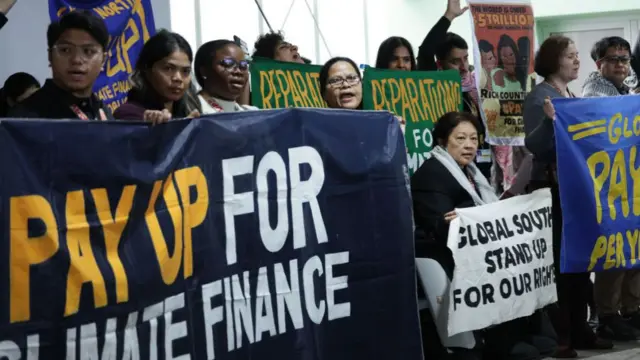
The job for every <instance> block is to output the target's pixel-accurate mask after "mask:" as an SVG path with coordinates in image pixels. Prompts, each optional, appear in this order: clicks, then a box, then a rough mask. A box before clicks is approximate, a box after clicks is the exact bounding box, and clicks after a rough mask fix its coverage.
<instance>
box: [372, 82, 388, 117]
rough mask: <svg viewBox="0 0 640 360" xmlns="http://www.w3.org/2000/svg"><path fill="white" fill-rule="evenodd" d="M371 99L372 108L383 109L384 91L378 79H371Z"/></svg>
mask: <svg viewBox="0 0 640 360" xmlns="http://www.w3.org/2000/svg"><path fill="white" fill-rule="evenodd" d="M371 92H372V94H371V99H373V110H384V109H385V91H384V87H383V86H382V84H381V83H380V81H379V80H372V81H371Z"/></svg>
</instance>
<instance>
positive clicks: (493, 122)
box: [468, 0, 536, 146]
mask: <svg viewBox="0 0 640 360" xmlns="http://www.w3.org/2000/svg"><path fill="white" fill-rule="evenodd" d="M468 3H469V5H470V10H471V15H472V32H473V41H474V43H475V44H474V45H475V46H473V47H474V52H475V54H474V56H475V60H476V61H475V63H476V64H480V66H478V67H477V70H476V71H475V74H476V83H477V84H478V85H477V86H478V91H479V93H480V101H481V104H482V105H481V107H482V110H483V112H482V116H483V120H484V122H485V124H486V127H487V141H488V142H489V143H490V144H492V145H510V146H522V145H524V122H523V118H522V108H523V104H524V99H525V97H526V95H527V93H529V91H531V88H532V87H533V86H534V85H535V83H536V74H535V73H534V71H533V68H534V49H535V45H536V42H535V30H534V23H535V19H534V17H533V8H532V6H531V2H530V1H529V0H508V1H496V0H484V1H482V0H469V1H468Z"/></svg>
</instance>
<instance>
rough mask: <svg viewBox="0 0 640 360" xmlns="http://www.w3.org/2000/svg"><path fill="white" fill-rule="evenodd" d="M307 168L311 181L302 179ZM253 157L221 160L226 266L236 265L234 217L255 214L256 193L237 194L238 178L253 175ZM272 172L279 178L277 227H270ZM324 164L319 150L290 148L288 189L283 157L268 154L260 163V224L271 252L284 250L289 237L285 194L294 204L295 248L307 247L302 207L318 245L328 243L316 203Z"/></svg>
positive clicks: (261, 232)
mask: <svg viewBox="0 0 640 360" xmlns="http://www.w3.org/2000/svg"><path fill="white" fill-rule="evenodd" d="M302 165H308V166H309V168H310V175H309V178H308V179H306V180H303V179H302V174H301V173H300V167H301V166H302ZM253 167H254V156H253V155H248V156H243V157H239V158H233V159H225V160H223V161H222V176H223V181H222V191H223V196H224V222H225V231H226V254H227V264H228V265H232V264H235V263H236V262H237V260H238V259H237V257H238V256H237V249H236V246H237V243H236V228H235V217H236V216H242V215H247V214H251V213H253V212H254V211H255V207H254V192H253V191H249V192H241V193H236V192H235V191H236V189H235V178H236V177H239V176H242V175H250V174H253ZM269 172H273V173H274V174H275V175H276V179H277V180H276V185H277V186H276V190H277V192H278V194H277V195H278V196H277V199H278V201H277V206H278V219H277V220H276V221H275V223H276V224H277V225H276V228H275V229H274V228H272V227H271V219H269V205H268V202H267V201H268V199H269V198H270V194H269V192H268V187H267V175H268V173H269ZM324 176H325V174H324V165H323V163H322V158H321V157H320V154H319V153H318V151H317V150H316V149H314V148H312V147H310V146H301V147H296V148H291V149H289V181H290V184H289V186H288V187H287V173H286V165H285V162H284V160H283V159H282V156H280V154H278V153H276V152H269V153H267V154H266V155H265V156H264V157H263V158H262V159H261V160H260V162H259V164H258V170H257V174H256V188H257V194H255V197H256V198H257V202H258V218H259V221H260V235H261V239H262V243H263V244H264V246H265V248H266V249H267V250H269V251H271V252H276V251H279V250H281V249H282V248H283V247H284V243H285V241H286V238H287V236H288V235H289V228H290V226H289V224H288V221H289V220H288V216H289V215H288V213H287V204H286V199H287V197H286V196H280V195H281V194H282V193H285V194H286V193H287V192H288V191H289V189H290V193H289V196H288V198H289V202H290V203H291V222H292V226H291V228H292V229H293V248H294V249H300V248H303V247H305V246H306V243H307V241H306V237H307V233H306V229H305V223H306V221H305V219H304V211H303V206H304V205H305V204H308V205H309V208H310V210H311V218H312V219H313V224H314V230H315V234H316V238H317V241H318V243H326V242H327V241H328V237H327V230H326V228H325V226H324V220H323V219H322V212H321V211H320V205H319V203H318V200H317V198H316V197H317V196H318V194H319V193H320V190H321V189H322V186H323V184H324Z"/></svg>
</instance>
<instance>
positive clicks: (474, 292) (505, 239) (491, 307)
mask: <svg viewBox="0 0 640 360" xmlns="http://www.w3.org/2000/svg"><path fill="white" fill-rule="evenodd" d="M456 212H457V213H458V217H457V218H456V219H455V220H454V221H452V222H451V228H450V229H451V230H450V231H449V240H448V246H449V249H451V252H452V253H453V260H454V261H455V264H456V266H455V269H454V273H453V281H452V283H451V295H450V296H451V299H450V301H449V335H450V336H453V335H455V334H459V333H462V332H466V331H472V330H479V329H484V328H486V327H488V326H491V325H496V324H501V323H503V322H506V321H509V320H513V319H517V318H521V317H524V316H529V315H531V314H533V312H534V311H535V310H537V309H540V308H542V307H543V306H546V305H548V304H552V303H554V302H556V301H557V294H556V286H555V277H554V272H553V267H554V265H553V246H552V239H551V238H552V228H551V226H552V224H551V193H550V191H549V189H541V190H538V191H535V192H533V193H532V194H529V195H523V196H517V197H513V198H510V199H507V200H502V201H499V202H496V203H492V204H488V205H484V206H477V207H473V208H468V209H456Z"/></svg>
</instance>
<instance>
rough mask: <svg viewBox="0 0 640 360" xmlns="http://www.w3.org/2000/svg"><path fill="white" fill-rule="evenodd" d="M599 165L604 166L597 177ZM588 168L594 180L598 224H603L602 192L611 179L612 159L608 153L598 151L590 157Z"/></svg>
mask: <svg viewBox="0 0 640 360" xmlns="http://www.w3.org/2000/svg"><path fill="white" fill-rule="evenodd" d="M598 165H602V171H601V172H600V173H599V174H598V175H596V168H597V167H598ZM587 166H588V168H589V174H591V179H592V180H593V194H594V198H595V201H596V220H597V221H598V224H602V201H601V200H600V192H601V191H602V189H604V183H605V181H606V180H607V178H608V177H609V169H610V168H611V159H609V155H608V154H607V152H606V151H598V152H595V153H593V154H591V156H589V158H588V159H587ZM614 211H615V210H614Z"/></svg>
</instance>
